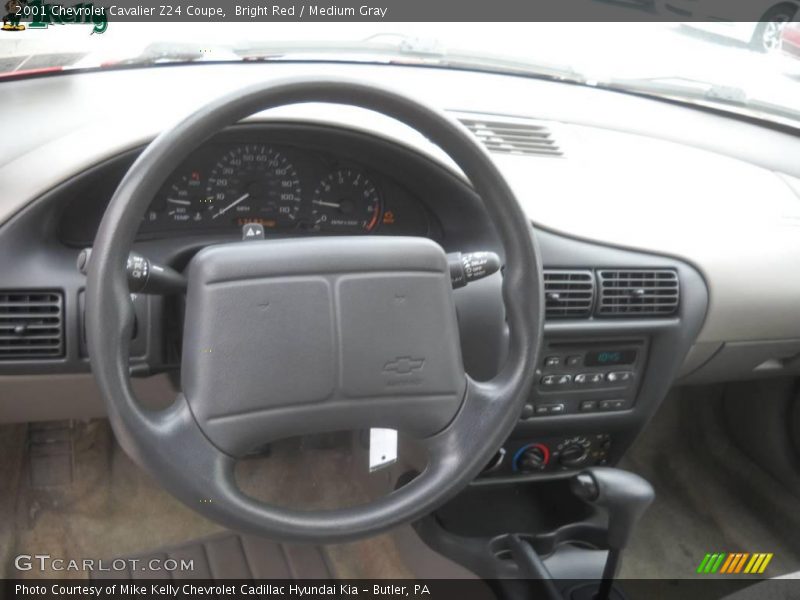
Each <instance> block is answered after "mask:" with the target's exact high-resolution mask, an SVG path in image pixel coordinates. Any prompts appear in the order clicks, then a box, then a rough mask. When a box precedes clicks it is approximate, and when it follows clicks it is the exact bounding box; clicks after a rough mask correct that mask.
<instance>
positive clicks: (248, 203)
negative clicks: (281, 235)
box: [206, 144, 302, 229]
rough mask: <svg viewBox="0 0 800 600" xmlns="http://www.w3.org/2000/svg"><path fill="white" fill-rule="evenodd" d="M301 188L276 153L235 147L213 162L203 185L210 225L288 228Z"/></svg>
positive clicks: (260, 147) (262, 148)
mask: <svg viewBox="0 0 800 600" xmlns="http://www.w3.org/2000/svg"><path fill="white" fill-rule="evenodd" d="M301 195H302V189H301V185H300V179H299V178H298V176H297V172H296V171H295V169H294V166H293V165H292V163H291V162H290V161H289V159H288V158H287V157H286V156H284V155H283V154H282V153H281V152H280V151H278V150H277V149H275V148H272V147H270V146H266V145H262V144H239V145H236V146H234V147H232V148H231V149H230V150H229V151H228V152H226V153H225V154H224V155H223V156H222V157H221V158H220V159H219V161H217V163H216V165H215V166H214V168H213V169H212V171H211V173H210V175H209V177H208V184H207V186H206V201H207V202H208V203H209V205H210V206H209V212H210V213H211V214H210V217H209V218H210V219H211V221H212V222H215V221H219V222H225V221H228V222H231V223H233V224H234V225H237V226H241V225H244V224H246V223H260V224H262V225H263V226H264V227H265V228H267V229H288V228H292V227H293V226H294V224H295V223H296V222H297V217H298V213H299V212H300V206H301Z"/></svg>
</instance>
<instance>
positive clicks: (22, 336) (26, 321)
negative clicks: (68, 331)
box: [0, 290, 64, 362]
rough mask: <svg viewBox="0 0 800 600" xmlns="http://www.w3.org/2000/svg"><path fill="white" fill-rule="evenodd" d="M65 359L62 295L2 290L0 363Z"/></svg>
mask: <svg viewBox="0 0 800 600" xmlns="http://www.w3.org/2000/svg"><path fill="white" fill-rule="evenodd" d="M63 355H64V301H63V296H62V294H61V293H60V292H49V291H16V290H14V291H6V290H0V362H2V361H7V360H26V359H29V360H36V359H40V358H59V357H61V356H63Z"/></svg>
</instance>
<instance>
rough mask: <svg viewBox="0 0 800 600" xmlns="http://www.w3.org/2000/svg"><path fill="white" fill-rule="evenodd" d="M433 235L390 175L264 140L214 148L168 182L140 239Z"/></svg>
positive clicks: (423, 216) (415, 205)
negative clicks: (245, 230)
mask: <svg viewBox="0 0 800 600" xmlns="http://www.w3.org/2000/svg"><path fill="white" fill-rule="evenodd" d="M251 223H257V224H260V225H262V226H263V228H264V231H265V234H266V236H269V235H270V234H343V235H357V234H369V233H387V234H390V235H427V234H428V222H427V214H426V212H425V210H424V209H423V207H422V206H421V205H420V204H419V203H418V202H414V201H413V200H411V198H410V197H409V194H408V193H407V192H405V190H404V189H403V188H401V187H400V186H399V185H397V184H396V183H395V182H394V181H393V180H391V179H390V178H388V177H385V176H383V175H381V174H380V173H376V172H374V171H373V170H371V169H369V168H368V167H366V166H363V165H361V164H357V163H355V162H350V161H347V160H342V159H340V158H338V157H335V156H332V155H329V154H327V153H322V152H317V151H314V150H309V149H304V148H300V147H294V146H288V145H272V144H268V143H262V142H259V141H241V142H239V141H231V142H224V143H211V144H208V145H206V146H204V147H202V148H201V149H200V150H198V151H196V152H195V153H193V154H192V156H191V157H190V158H189V159H188V160H187V161H185V162H184V164H183V165H182V166H181V167H180V168H179V169H178V170H177V171H176V172H175V173H173V175H172V176H170V177H169V178H168V179H167V181H166V183H165V184H164V186H163V187H162V189H161V191H160V192H159V193H158V194H157V196H156V198H155V199H154V201H153V203H152V204H151V206H150V208H149V210H148V211H147V213H146V214H145V216H144V220H143V223H142V226H141V228H140V233H142V234H153V233H160V232H164V233H167V232H169V233H171V232H180V231H186V232H206V231H211V232H214V231H234V230H237V229H238V230H241V229H242V227H244V226H245V225H248V224H251Z"/></svg>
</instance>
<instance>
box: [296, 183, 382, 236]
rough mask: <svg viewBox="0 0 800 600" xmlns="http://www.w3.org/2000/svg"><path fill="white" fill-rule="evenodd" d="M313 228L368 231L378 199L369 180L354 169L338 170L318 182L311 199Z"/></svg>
mask: <svg viewBox="0 0 800 600" xmlns="http://www.w3.org/2000/svg"><path fill="white" fill-rule="evenodd" d="M311 207H312V208H311V222H312V224H313V227H314V229H317V230H319V231H331V232H338V233H358V232H370V231H373V230H374V229H375V227H376V226H377V225H378V221H379V220H380V216H381V200H380V196H379V195H378V191H377V189H376V187H375V185H374V184H373V183H372V181H371V180H370V179H369V178H368V177H367V176H366V175H365V174H364V173H363V172H362V171H360V170H358V169H338V170H336V171H334V172H333V173H330V174H329V175H328V176H326V177H325V178H324V179H323V180H322V181H320V183H319V185H318V186H317V189H316V190H314V196H313V198H312V200H311Z"/></svg>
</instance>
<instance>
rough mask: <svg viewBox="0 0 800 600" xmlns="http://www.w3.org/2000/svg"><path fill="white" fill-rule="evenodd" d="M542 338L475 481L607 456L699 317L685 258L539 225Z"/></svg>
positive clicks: (634, 428)
mask: <svg viewBox="0 0 800 600" xmlns="http://www.w3.org/2000/svg"><path fill="white" fill-rule="evenodd" d="M537 237H538V240H539V245H540V252H541V255H542V262H543V265H544V286H545V299H546V302H547V304H546V311H545V325H544V339H543V342H542V347H541V351H540V356H539V362H538V366H537V368H536V370H535V372H534V385H533V388H532V390H531V392H530V395H529V397H528V398H527V401H526V402H525V403H524V405H523V406H522V409H521V414H520V417H519V422H518V425H517V427H516V429H515V430H514V432H513V434H512V435H511V437H510V438H509V439H508V440H507V441H506V443H505V444H504V445H503V447H502V448H501V449H500V450H499V451H498V452H497V454H496V455H495V456H494V458H493V459H492V460H491V461H490V463H489V464H488V465H487V466H486V468H485V469H484V471H483V473H482V474H481V476H480V477H479V479H478V481H476V484H492V483H497V484H502V483H515V482H519V481H525V480H539V479H553V478H556V479H557V478H563V477H569V476H571V475H572V474H574V473H575V472H576V471H577V470H579V469H583V468H586V467H591V466H605V465H607V466H614V465H616V464H617V463H618V461H619V460H620V459H621V458H622V456H623V455H624V453H625V451H626V450H627V448H628V447H629V446H630V444H631V443H632V442H633V440H634V439H635V437H636V436H637V435H638V434H639V432H640V431H641V429H642V427H644V424H645V423H646V422H647V421H648V420H649V418H650V416H652V414H653V413H654V412H655V411H656V409H657V408H658V406H659V404H660V402H661V400H662V399H663V398H664V397H665V396H666V394H667V392H668V390H669V388H670V386H671V385H672V382H673V380H674V379H675V377H676V375H677V373H678V371H679V369H680V367H681V365H682V364H683V361H684V358H685V357H686V355H687V353H688V352H689V350H690V348H691V345H692V343H693V342H694V340H695V339H696V337H697V334H698V333H699V330H700V327H701V326H702V323H703V320H704V318H705V312H706V308H707V304H708V292H707V289H706V286H705V282H704V281H703V279H702V277H701V275H700V274H699V273H698V272H697V271H696V270H695V269H694V268H693V267H692V266H690V265H688V264H686V263H684V262H682V261H679V260H676V259H672V258H669V257H663V256H656V255H650V254H644V253H640V252H634V251H630V250H623V249H618V248H610V247H606V246H599V245H596V244H591V243H588V242H582V241H579V240H574V239H569V238H565V237H562V236H558V235H555V234H552V233H549V232H546V231H537Z"/></svg>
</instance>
